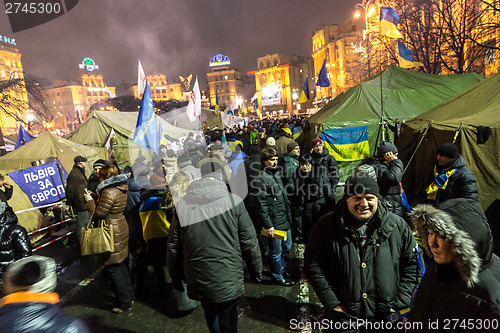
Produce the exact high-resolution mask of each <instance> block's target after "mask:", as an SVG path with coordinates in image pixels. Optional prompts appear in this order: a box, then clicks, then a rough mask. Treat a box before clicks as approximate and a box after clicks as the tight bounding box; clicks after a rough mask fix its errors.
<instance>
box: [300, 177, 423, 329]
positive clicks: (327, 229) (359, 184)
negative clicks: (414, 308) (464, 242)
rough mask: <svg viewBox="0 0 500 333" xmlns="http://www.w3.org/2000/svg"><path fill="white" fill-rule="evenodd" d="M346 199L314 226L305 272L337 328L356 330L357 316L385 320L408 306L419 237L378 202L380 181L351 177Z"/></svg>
mask: <svg viewBox="0 0 500 333" xmlns="http://www.w3.org/2000/svg"><path fill="white" fill-rule="evenodd" d="M345 193H346V195H345V198H344V199H343V200H341V201H340V202H339V203H338V204H337V206H336V208H335V211H334V212H332V213H328V214H326V215H324V216H323V217H321V218H320V219H319V220H318V222H317V223H316V224H315V225H314V227H313V230H312V231H311V235H310V236H309V241H308V243H307V247H306V251H305V256H304V259H305V273H306V276H307V279H308V280H309V283H310V284H311V285H312V286H313V287H314V290H315V292H316V294H317V295H318V297H319V299H320V300H321V303H322V304H323V306H324V308H325V318H326V319H329V320H331V321H332V322H335V323H338V324H337V325H338V326H337V328H341V329H339V330H338V331H357V330H359V329H361V327H360V326H358V325H356V323H359V322H358V319H363V320H368V321H370V322H375V321H376V322H380V321H384V320H385V319H386V317H387V316H388V315H389V314H391V313H392V312H393V311H398V310H403V309H406V308H408V306H409V304H410V300H411V296H412V293H413V290H414V288H415V286H416V285H417V283H418V279H419V269H418V263H417V257H416V254H415V253H414V252H413V249H414V247H415V245H416V242H415V238H414V237H413V235H412V231H411V229H410V228H409V226H408V225H407V223H406V222H405V221H404V220H403V219H402V218H401V217H399V216H397V215H395V214H393V213H389V212H387V210H386V209H385V207H384V205H379V204H378V201H379V197H378V196H379V189H378V185H377V183H376V181H375V180H374V179H373V178H371V177H366V176H365V175H354V176H351V177H349V178H348V179H347V181H346V189H345Z"/></svg>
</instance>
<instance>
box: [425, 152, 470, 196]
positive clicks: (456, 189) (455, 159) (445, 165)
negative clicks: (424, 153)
mask: <svg viewBox="0 0 500 333" xmlns="http://www.w3.org/2000/svg"><path fill="white" fill-rule="evenodd" d="M425 191H426V193H427V203H429V204H432V205H433V206H437V205H439V203H441V202H444V201H446V200H448V199H453V198H468V199H473V200H476V201H477V199H478V192H477V184H476V177H474V174H473V173H472V171H470V170H469V169H468V168H467V167H466V166H465V160H464V159H463V158H462V156H460V154H459V153H458V148H457V146H455V145H454V144H453V143H445V144H443V145H441V146H440V147H439V148H438V151H437V158H436V165H435V166H434V181H433V182H432V183H431V184H430V185H429V186H428V187H427V189H426V190H425Z"/></svg>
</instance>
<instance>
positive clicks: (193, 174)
mask: <svg viewBox="0 0 500 333" xmlns="http://www.w3.org/2000/svg"><path fill="white" fill-rule="evenodd" d="M177 165H178V166H179V172H181V171H182V172H184V173H185V174H187V175H188V176H189V179H190V180H191V181H194V180H198V179H201V171H200V169H198V168H195V167H194V166H193V162H192V161H191V159H190V158H189V155H188V154H182V155H180V156H179V157H177Z"/></svg>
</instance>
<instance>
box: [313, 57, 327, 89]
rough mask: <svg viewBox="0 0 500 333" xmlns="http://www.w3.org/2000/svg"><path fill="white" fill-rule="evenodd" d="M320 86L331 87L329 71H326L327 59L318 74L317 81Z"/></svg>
mask: <svg viewBox="0 0 500 333" xmlns="http://www.w3.org/2000/svg"><path fill="white" fill-rule="evenodd" d="M316 85H317V86H318V87H329V86H330V80H329V79H328V72H327V71H326V59H325V61H323V66H321V70H320V71H319V74H318V82H316Z"/></svg>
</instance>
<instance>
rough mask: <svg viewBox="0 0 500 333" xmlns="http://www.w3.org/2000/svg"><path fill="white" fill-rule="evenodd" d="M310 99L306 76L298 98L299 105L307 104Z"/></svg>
mask: <svg viewBox="0 0 500 333" xmlns="http://www.w3.org/2000/svg"><path fill="white" fill-rule="evenodd" d="M310 98H311V94H310V93H309V78H308V77H307V76H306V82H304V86H303V87H302V91H301V92H300V96H299V103H304V102H307V101H308V100H309V99H310Z"/></svg>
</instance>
